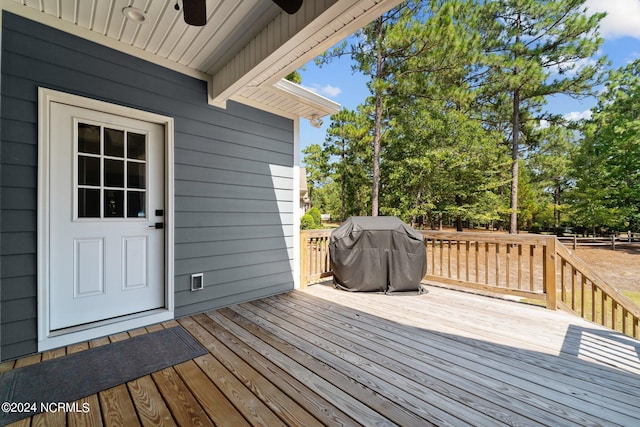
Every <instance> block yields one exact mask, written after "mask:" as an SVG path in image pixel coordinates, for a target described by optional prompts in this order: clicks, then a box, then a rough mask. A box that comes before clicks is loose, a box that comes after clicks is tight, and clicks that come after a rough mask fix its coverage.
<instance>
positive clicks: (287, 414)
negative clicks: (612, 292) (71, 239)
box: [0, 285, 640, 427]
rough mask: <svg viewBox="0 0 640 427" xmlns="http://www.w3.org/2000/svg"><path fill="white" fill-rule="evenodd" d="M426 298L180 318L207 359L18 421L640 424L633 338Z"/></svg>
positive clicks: (450, 295)
mask: <svg viewBox="0 0 640 427" xmlns="http://www.w3.org/2000/svg"><path fill="white" fill-rule="evenodd" d="M427 289H428V293H426V294H422V295H415V294H413V295H391V296H390V295H379V294H363V293H348V292H343V291H337V290H334V289H333V288H331V287H329V286H323V285H316V286H312V287H310V288H308V289H305V290H302V291H295V292H291V293H288V294H284V295H279V296H275V297H271V298H267V299H263V300H259V301H255V302H251V303H247V304H241V305H238V306H233V307H230V308H226V309H222V310H217V311H213V312H209V313H207V314H201V315H196V316H192V317H188V318H184V319H179V320H178V323H179V324H181V325H182V326H183V327H184V328H186V329H187V330H188V331H189V332H191V334H193V335H194V336H195V337H196V338H197V339H198V340H200V341H201V342H202V343H203V344H204V345H205V346H206V347H207V348H208V349H209V351H210V353H209V354H207V355H205V356H202V357H199V358H196V359H194V360H192V361H188V362H185V363H182V364H180V365H177V366H174V367H171V368H167V369H165V370H163V371H160V372H156V373H154V374H152V375H150V376H147V377H143V378H140V379H137V380H135V381H131V382H129V383H128V384H123V385H120V386H118V387H115V388H113V389H109V390H105V391H103V392H101V393H99V394H98V395H94V396H89V397H87V398H86V399H83V401H82V402H88V403H89V405H90V408H91V410H90V411H89V412H88V413H67V414H65V413H50V414H40V415H37V416H34V417H33V418H31V419H25V420H24V421H22V422H18V423H15V424H14V425H24V426H39V425H48V426H56V425H65V424H67V425H90V426H97V425H108V426H111V425H114V426H115V425H123V426H135V425H149V426H157V425H183V426H192V425H203V426H207V425H227V426H233V427H237V426H242V425H264V426H270V427H271V426H277V425H290V426H305V427H307V426H315V425H366V426H373V425H394V424H396V425H402V426H421V425H431V424H433V425H452V426H461V425H473V426H495V425H502V424H504V425H549V426H560V425H563V426H565V425H568V426H572V425H580V426H591V425H605V426H611V425H625V426H637V425H640V407H639V406H640V405H639V403H640V342H638V341H637V340H633V339H631V338H629V337H626V336H624V335H622V334H618V333H614V332H610V331H607V330H605V329H603V328H602V327H600V326H596V325H593V324H591V323H588V322H586V321H584V320H582V319H580V318H577V317H574V316H572V315H569V314H567V313H563V312H554V311H548V310H545V309H544V308H540V307H535V306H530V305H524V304H518V303H514V302H510V301H504V300H500V299H495V298H488V297H482V296H477V295H473V294H470V293H463V292H455V291H451V290H446V289H442V288H437V287H431V286H430V287H428V288H427ZM172 325H175V322H169V323H167V324H164V325H156V326H154V327H150V328H146V329H141V330H136V331H131V332H129V333H128V334H120V335H116V336H113V337H109V338H108V339H107V338H105V339H101V340H95V341H92V342H90V343H86V344H83V345H76V346H71V347H68V348H66V349H61V350H58V351H50V352H47V353H44V354H40V355H36V356H31V357H28V358H25V359H21V360H19V361H17V362H16V363H15V364H14V363H13V362H11V363H4V364H2V365H0V368H2V369H5V370H6V369H11V368H13V367H18V366H22V365H24V364H29V363H37V362H39V361H40V360H43V359H47V358H51V357H59V356H62V355H64V354H65V353H70V352H73V351H81V350H82V349H85V348H88V347H89V346H96V345H103V344H106V343H108V342H109V341H114V340H119V339H126V338H127V337H129V336H133V335H136V334H140V333H146V332H150V331H153V330H155V329H156V328H161V327H166V326H172Z"/></svg>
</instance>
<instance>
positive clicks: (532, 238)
mask: <svg viewBox="0 0 640 427" xmlns="http://www.w3.org/2000/svg"><path fill="white" fill-rule="evenodd" d="M420 232H421V233H422V235H423V236H425V237H427V238H435V239H443V240H461V241H474V242H488V243H496V242H499V243H515V244H524V245H542V246H546V245H548V243H549V241H551V240H555V238H556V237H555V236H544V235H542V234H506V233H505V234H501V233H477V232H466V231H463V232H456V231H432V230H421V231H420Z"/></svg>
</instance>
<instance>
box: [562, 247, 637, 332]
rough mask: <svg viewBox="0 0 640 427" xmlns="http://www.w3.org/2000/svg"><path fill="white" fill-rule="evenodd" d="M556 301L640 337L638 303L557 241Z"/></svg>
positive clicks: (583, 316)
mask: <svg viewBox="0 0 640 427" xmlns="http://www.w3.org/2000/svg"><path fill="white" fill-rule="evenodd" d="M558 260H559V265H560V269H559V271H558V275H559V279H558V287H559V296H560V300H559V301H558V304H559V305H560V307H561V308H563V309H565V310H569V311H572V312H573V313H575V314H577V315H578V316H581V317H582V318H584V319H587V320H589V321H591V322H594V323H598V324H600V325H603V326H605V327H608V328H611V329H614V330H616V331H619V332H622V333H624V334H626V335H630V336H632V337H635V338H640V331H639V322H640V307H638V305H637V304H636V303H635V302H633V301H631V300H630V299H629V298H628V297H627V296H625V295H624V294H622V293H620V292H618V290H616V289H615V288H614V287H612V286H610V285H609V284H607V283H606V282H605V281H604V280H603V279H602V278H601V277H600V276H598V274H597V273H596V272H594V271H593V269H592V268H591V267H589V265H587V264H586V263H585V262H584V261H583V260H582V259H580V258H579V257H577V256H575V255H574V254H573V253H572V252H571V251H570V250H569V249H568V248H567V247H566V246H564V245H562V244H560V245H558Z"/></svg>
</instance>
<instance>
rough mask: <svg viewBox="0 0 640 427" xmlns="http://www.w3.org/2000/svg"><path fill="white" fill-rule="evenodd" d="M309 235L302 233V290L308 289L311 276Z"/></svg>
mask: <svg viewBox="0 0 640 427" xmlns="http://www.w3.org/2000/svg"><path fill="white" fill-rule="evenodd" d="M308 240H309V238H308V237H307V233H306V232H305V231H300V289H304V288H306V287H307V284H308V283H307V276H308V275H309V271H308V268H309V248H308Z"/></svg>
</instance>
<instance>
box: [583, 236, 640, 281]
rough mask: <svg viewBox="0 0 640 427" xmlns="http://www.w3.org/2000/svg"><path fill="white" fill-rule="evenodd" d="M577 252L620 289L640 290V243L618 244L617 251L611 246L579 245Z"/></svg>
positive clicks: (605, 278)
mask: <svg viewBox="0 0 640 427" xmlns="http://www.w3.org/2000/svg"><path fill="white" fill-rule="evenodd" d="M575 254H576V255H577V256H579V257H580V258H582V259H583V260H584V261H586V262H587V263H588V264H589V265H590V266H591V267H592V268H593V269H594V270H595V271H596V273H598V274H599V275H600V276H601V277H602V278H603V279H604V280H605V281H606V282H607V283H609V284H610V285H612V286H614V287H615V288H616V289H618V290H619V291H623V290H627V291H635V292H640V244H638V243H636V244H633V245H618V246H616V250H615V251H614V250H611V248H609V247H578V248H577V249H576V250H575Z"/></svg>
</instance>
